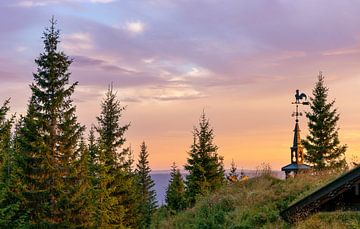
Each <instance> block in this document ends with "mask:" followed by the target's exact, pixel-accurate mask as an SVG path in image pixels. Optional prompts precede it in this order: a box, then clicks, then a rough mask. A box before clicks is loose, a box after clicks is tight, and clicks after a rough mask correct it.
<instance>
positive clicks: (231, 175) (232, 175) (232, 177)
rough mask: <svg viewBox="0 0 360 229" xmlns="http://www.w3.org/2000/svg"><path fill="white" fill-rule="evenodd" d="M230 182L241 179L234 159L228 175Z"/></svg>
mask: <svg viewBox="0 0 360 229" xmlns="http://www.w3.org/2000/svg"><path fill="white" fill-rule="evenodd" d="M227 177H228V180H230V181H237V180H238V179H239V174H238V173H237V168H236V165H235V162H234V159H233V160H232V161H231V167H230V172H229V174H228V176H227Z"/></svg>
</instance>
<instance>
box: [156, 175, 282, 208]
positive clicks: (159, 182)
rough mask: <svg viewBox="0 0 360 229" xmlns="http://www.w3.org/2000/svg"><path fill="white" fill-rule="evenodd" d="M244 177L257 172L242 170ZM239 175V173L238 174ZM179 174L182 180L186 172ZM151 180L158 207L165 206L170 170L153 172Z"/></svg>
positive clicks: (279, 176) (280, 176)
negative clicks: (153, 184) (181, 175)
mask: <svg viewBox="0 0 360 229" xmlns="http://www.w3.org/2000/svg"><path fill="white" fill-rule="evenodd" d="M243 171H244V173H245V175H247V176H249V177H250V178H252V177H255V176H256V174H257V173H258V171H257V170H243ZM225 172H226V173H228V172H229V170H226V171H225ZM272 172H273V174H274V175H275V176H276V177H278V178H280V179H284V178H285V175H284V173H283V172H281V171H272ZM238 173H240V172H238ZM181 174H183V176H184V178H185V175H186V174H187V172H186V171H185V170H181ZM150 175H151V178H152V179H153V180H154V182H155V191H156V200H157V202H158V205H159V206H161V205H164V204H165V195H166V188H167V186H168V184H169V180H170V170H154V171H151V173H150Z"/></svg>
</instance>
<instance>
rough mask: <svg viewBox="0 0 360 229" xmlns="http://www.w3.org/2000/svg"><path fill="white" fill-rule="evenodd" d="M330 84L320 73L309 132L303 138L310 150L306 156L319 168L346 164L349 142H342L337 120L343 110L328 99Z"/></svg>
mask: <svg viewBox="0 0 360 229" xmlns="http://www.w3.org/2000/svg"><path fill="white" fill-rule="evenodd" d="M328 90H329V89H328V88H327V87H326V86H325V83H324V77H323V76H322V74H321V73H320V74H319V76H318V81H317V82H316V84H315V88H314V89H313V92H312V94H313V97H311V98H310V101H311V102H310V108H311V112H307V113H306V117H307V118H308V127H309V135H308V136H307V137H306V139H305V140H303V142H302V144H303V145H304V147H305V149H306V151H307V154H306V156H305V160H306V161H307V162H309V163H310V164H311V165H313V166H314V167H315V168H316V169H319V170H320V169H324V168H344V167H346V161H345V151H346V148H347V146H346V145H340V141H339V136H338V130H339V128H338V127H337V122H338V121H339V114H338V113H337V109H335V108H333V106H334V103H335V100H333V101H331V102H328V101H327V100H328Z"/></svg>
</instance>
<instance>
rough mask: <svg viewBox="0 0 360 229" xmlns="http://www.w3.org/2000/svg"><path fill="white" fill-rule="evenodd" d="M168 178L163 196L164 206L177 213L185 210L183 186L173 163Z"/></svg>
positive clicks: (178, 171)
mask: <svg viewBox="0 0 360 229" xmlns="http://www.w3.org/2000/svg"><path fill="white" fill-rule="evenodd" d="M170 176H171V177H170V181H169V185H168V187H167V189H166V196H165V202H166V206H167V208H168V209H169V210H171V211H174V212H179V211H181V210H184V209H185V208H186V197H185V184H184V180H183V178H182V176H181V173H180V169H178V168H177V167H176V165H175V162H174V163H173V165H172V166H171V173H170Z"/></svg>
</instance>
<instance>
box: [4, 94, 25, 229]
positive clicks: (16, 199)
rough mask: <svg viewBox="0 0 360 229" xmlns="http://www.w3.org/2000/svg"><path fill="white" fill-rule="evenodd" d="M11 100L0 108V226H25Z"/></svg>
mask: <svg viewBox="0 0 360 229" xmlns="http://www.w3.org/2000/svg"><path fill="white" fill-rule="evenodd" d="M8 104H9V100H6V101H5V102H4V104H3V106H2V107H1V108H0V228H19V227H22V226H24V221H25V220H26V216H27V215H26V210H25V209H22V208H21V203H22V199H21V195H19V191H20V189H21V187H22V183H21V179H20V178H19V176H17V165H16V163H15V162H16V160H15V157H16V154H15V142H14V138H13V137H12V136H11V128H12V125H13V122H14V116H12V117H10V118H9V119H8V118H7V117H6V116H7V115H8V114H7V113H8V111H9V106H8Z"/></svg>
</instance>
